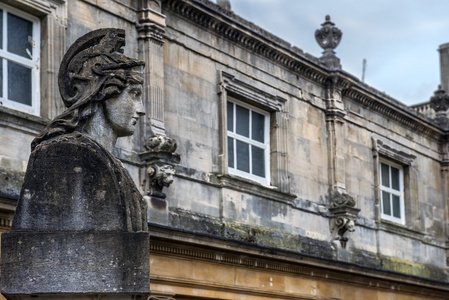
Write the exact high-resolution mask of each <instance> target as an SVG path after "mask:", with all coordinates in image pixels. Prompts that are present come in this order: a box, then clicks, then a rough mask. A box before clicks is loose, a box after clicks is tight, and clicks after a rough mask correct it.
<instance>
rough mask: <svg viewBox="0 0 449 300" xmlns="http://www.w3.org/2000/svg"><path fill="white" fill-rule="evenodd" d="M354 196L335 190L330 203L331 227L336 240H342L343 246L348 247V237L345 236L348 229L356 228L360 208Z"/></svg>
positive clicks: (351, 230)
mask: <svg viewBox="0 0 449 300" xmlns="http://www.w3.org/2000/svg"><path fill="white" fill-rule="evenodd" d="M355 205H356V202H355V200H354V198H353V197H352V196H350V195H348V194H343V193H339V192H338V191H334V192H333V194H332V196H331V203H330V205H329V212H330V221H329V228H330V232H331V235H332V238H333V239H334V240H340V243H341V245H342V247H343V248H345V247H346V242H347V241H348V238H347V237H345V236H344V235H345V233H346V232H347V231H349V232H353V231H354V230H355V219H356V218H357V214H358V213H359V212H360V209H358V208H356V207H355Z"/></svg>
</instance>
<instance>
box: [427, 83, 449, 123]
mask: <svg viewBox="0 0 449 300" xmlns="http://www.w3.org/2000/svg"><path fill="white" fill-rule="evenodd" d="M430 107H432V108H433V109H434V110H435V114H436V116H435V122H436V123H437V124H439V125H440V126H443V127H445V128H447V127H448V125H449V119H448V115H447V110H448V108H449V95H448V94H447V93H446V91H445V90H443V89H442V88H441V85H439V86H438V90H436V91H435V93H434V95H433V96H432V97H431V98H430Z"/></svg>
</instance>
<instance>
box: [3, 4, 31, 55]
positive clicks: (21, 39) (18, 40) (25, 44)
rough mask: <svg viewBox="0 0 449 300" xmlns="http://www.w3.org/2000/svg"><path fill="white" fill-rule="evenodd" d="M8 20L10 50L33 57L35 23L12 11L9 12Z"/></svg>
mask: <svg viewBox="0 0 449 300" xmlns="http://www.w3.org/2000/svg"><path fill="white" fill-rule="evenodd" d="M7 21H8V35H7V39H8V52H11V53H14V54H17V55H20V56H23V57H26V58H31V57H30V55H32V54H33V47H32V45H31V39H32V36H33V23H32V22H30V21H28V20H25V19H23V18H21V17H18V16H16V15H13V14H11V13H8V20H7ZM27 50H28V51H27ZM27 52H29V54H28V53H27Z"/></svg>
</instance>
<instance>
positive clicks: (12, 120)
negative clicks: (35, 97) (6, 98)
mask: <svg viewBox="0 0 449 300" xmlns="http://www.w3.org/2000/svg"><path fill="white" fill-rule="evenodd" d="M48 122H49V120H48V119H46V118H42V117H38V116H35V115H31V114H28V113H24V112H21V111H17V110H14V109H11V108H8V107H4V106H0V126H4V127H11V128H14V129H18V130H21V131H25V132H28V133H31V134H35V135H36V134H38V133H40V132H41V131H42V130H43V129H44V128H45V126H47V124H48Z"/></svg>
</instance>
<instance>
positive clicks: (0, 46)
mask: <svg viewBox="0 0 449 300" xmlns="http://www.w3.org/2000/svg"><path fill="white" fill-rule="evenodd" d="M0 49H3V10H1V9H0Z"/></svg>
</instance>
